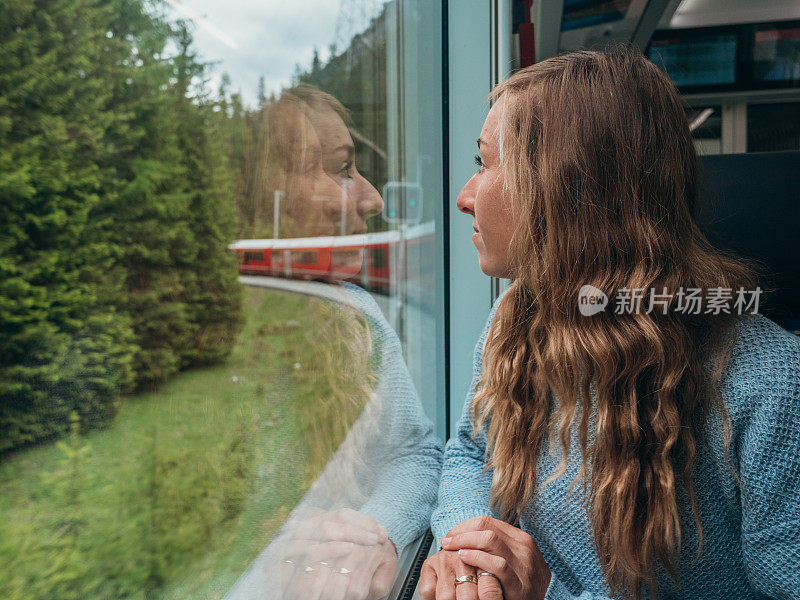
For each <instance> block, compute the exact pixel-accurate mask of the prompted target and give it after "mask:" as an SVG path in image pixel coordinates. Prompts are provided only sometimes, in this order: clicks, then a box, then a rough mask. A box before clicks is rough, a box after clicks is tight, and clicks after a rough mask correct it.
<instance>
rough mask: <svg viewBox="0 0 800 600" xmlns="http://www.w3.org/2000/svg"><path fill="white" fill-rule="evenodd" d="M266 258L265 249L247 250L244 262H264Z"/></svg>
mask: <svg viewBox="0 0 800 600" xmlns="http://www.w3.org/2000/svg"><path fill="white" fill-rule="evenodd" d="M263 260H264V251H263V250H262V251H260V252H245V253H244V264H246V265H249V264H250V263H254V262H262V261H263Z"/></svg>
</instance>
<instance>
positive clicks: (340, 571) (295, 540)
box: [281, 509, 397, 600]
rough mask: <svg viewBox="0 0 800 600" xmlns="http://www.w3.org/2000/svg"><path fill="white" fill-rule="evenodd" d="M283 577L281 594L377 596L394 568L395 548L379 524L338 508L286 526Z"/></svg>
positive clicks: (325, 599) (289, 599) (320, 599)
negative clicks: (287, 531) (287, 532)
mask: <svg viewBox="0 0 800 600" xmlns="http://www.w3.org/2000/svg"><path fill="white" fill-rule="evenodd" d="M290 532H291V535H290V537H289V539H288V541H287V542H285V546H284V552H283V564H282V565H281V567H282V568H281V575H282V577H281V579H282V583H283V596H282V598H283V599H284V600H294V599H298V600H300V599H302V600H376V599H377V598H382V597H383V596H385V595H386V594H387V593H388V592H389V589H390V587H391V585H392V581H393V580H394V576H395V572H396V571H397V551H396V549H395V547H394V544H393V543H392V542H391V540H389V538H388V536H387V535H386V530H385V529H384V528H383V526H382V525H381V524H380V523H378V522H377V521H375V520H374V519H372V518H371V517H368V516H367V515H364V514H362V513H359V512H356V511H353V510H349V509H342V510H338V511H332V512H327V513H323V514H321V515H317V516H315V517H313V518H311V519H307V520H305V521H302V522H300V523H298V524H295V525H293V526H292V527H291V528H290Z"/></svg>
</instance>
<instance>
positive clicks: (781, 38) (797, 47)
mask: <svg viewBox="0 0 800 600" xmlns="http://www.w3.org/2000/svg"><path fill="white" fill-rule="evenodd" d="M753 79H754V80H755V81H761V82H764V81H775V82H778V81H780V82H794V84H795V85H798V84H800V24H798V23H795V24H794V25H793V26H780V25H762V26H759V27H757V28H756V31H755V39H754V40H753Z"/></svg>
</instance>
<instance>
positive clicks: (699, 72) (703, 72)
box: [648, 31, 738, 87]
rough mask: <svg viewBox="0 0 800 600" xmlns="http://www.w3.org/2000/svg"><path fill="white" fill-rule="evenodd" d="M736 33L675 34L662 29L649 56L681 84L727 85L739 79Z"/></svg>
mask: <svg viewBox="0 0 800 600" xmlns="http://www.w3.org/2000/svg"><path fill="white" fill-rule="evenodd" d="M737 47H738V38H737V36H736V34H735V33H704V34H700V33H698V34H695V35H692V36H688V35H677V36H676V35H672V36H670V34H669V32H666V31H664V32H660V35H659V37H658V38H657V39H654V40H653V42H652V43H651V45H650V47H649V49H648V56H649V58H650V60H652V61H653V62H654V63H655V64H657V65H658V66H659V67H661V68H662V69H664V70H665V71H666V72H667V74H668V75H669V76H670V78H671V79H672V81H674V82H675V85H677V86H678V87H690V86H705V85H723V84H732V83H734V82H735V81H736V52H737Z"/></svg>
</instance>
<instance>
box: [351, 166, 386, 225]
mask: <svg viewBox="0 0 800 600" xmlns="http://www.w3.org/2000/svg"><path fill="white" fill-rule="evenodd" d="M351 186H352V194H353V199H354V200H355V203H356V210H358V214H359V215H361V218H362V219H364V220H365V221H366V220H367V219H368V218H369V217H372V216H374V215H377V214H380V212H381V211H382V210H383V198H381V195H380V194H379V193H378V190H376V189H375V188H374V187H372V184H371V183H370V182H369V181H367V180H366V179H365V178H364V177H363V176H362V175H361V174H360V173H356V176H355V177H354V178H353V181H352V183H351Z"/></svg>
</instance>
